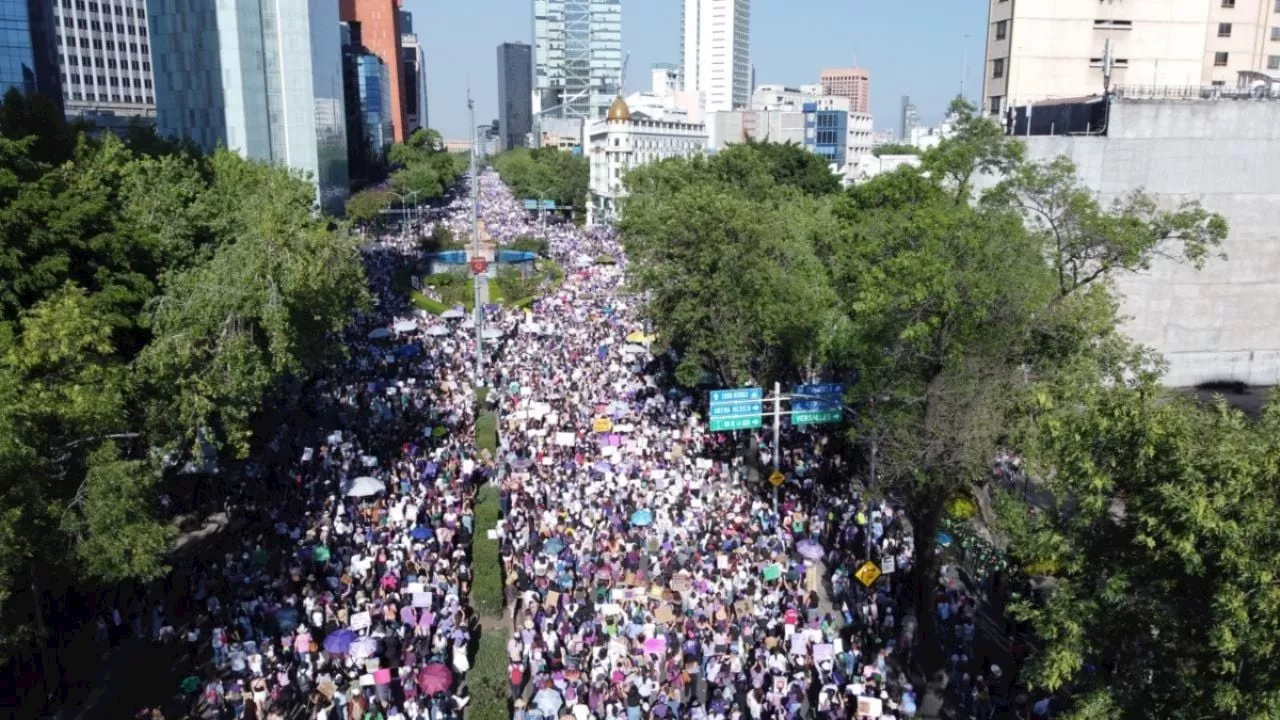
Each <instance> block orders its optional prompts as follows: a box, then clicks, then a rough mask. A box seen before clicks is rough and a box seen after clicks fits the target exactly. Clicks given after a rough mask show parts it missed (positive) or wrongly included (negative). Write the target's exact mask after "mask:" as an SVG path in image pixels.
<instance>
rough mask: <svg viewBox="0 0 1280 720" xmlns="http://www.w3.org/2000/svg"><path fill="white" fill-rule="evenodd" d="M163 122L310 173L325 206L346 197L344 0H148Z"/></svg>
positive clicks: (332, 207)
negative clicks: (340, 8) (339, 2)
mask: <svg viewBox="0 0 1280 720" xmlns="http://www.w3.org/2000/svg"><path fill="white" fill-rule="evenodd" d="M149 5H150V7H149V8H148V21H149V30H150V35H151V45H152V47H153V49H154V52H153V53H152V57H153V58H154V64H153V66H152V67H153V70H154V73H155V90H156V93H155V99H156V129H157V130H158V131H159V133H160V134H161V135H162V136H174V137H179V138H188V139H190V140H192V141H193V142H195V143H196V144H197V145H199V146H200V147H202V148H204V149H205V150H213V149H214V148H215V147H217V146H218V145H224V146H226V147H227V148H228V149H230V150H233V151H235V152H238V153H240V154H241V155H244V156H245V157H248V158H252V159H256V160H264V161H267V162H273V163H279V164H282V165H286V166H288V167H290V168H292V169H296V170H301V171H303V172H306V173H308V174H310V176H311V179H312V181H313V182H314V183H315V185H316V197H317V200H318V201H319V204H320V207H321V208H323V209H325V210H326V211H329V212H334V213H336V212H340V211H341V209H342V202H343V200H344V199H345V198H346V195H347V182H348V167H347V130H346V108H345V102H344V100H343V73H342V39H341V27H340V25H339V23H338V12H337V8H336V7H334V5H333V4H332V3H331V2H326V0H150V2H149Z"/></svg>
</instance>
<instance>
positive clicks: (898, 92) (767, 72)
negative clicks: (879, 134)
mask: <svg viewBox="0 0 1280 720" xmlns="http://www.w3.org/2000/svg"><path fill="white" fill-rule="evenodd" d="M681 7H682V0H623V8H622V46H623V49H624V51H630V52H631V65H630V67H629V69H628V71H627V75H628V77H627V88H626V89H627V91H628V92H631V91H635V90H641V89H647V86H648V84H649V67H650V66H651V65H653V64H654V63H659V62H672V63H678V62H680V14H681ZM404 8H405V9H406V10H409V11H410V12H412V13H413V24H414V31H415V32H417V34H418V38H419V40H420V41H421V42H422V44H423V50H424V52H425V54H426V64H427V97H428V101H429V103H430V108H429V113H430V121H431V125H432V127H434V128H436V129H438V130H440V131H441V132H442V133H443V134H444V136H445V138H446V139H465V138H467V137H469V130H468V127H469V126H470V123H469V122H468V117H467V104H466V92H467V83H468V76H469V77H470V85H471V91H472V94H473V96H474V97H475V100H476V122H477V123H484V122H487V121H490V120H492V119H493V118H494V117H496V112H497V107H498V99H497V97H498V90H497V85H498V69H497V46H498V44H499V43H502V42H516V41H519V42H525V43H532V42H533V37H532V36H533V19H532V16H533V2H532V0H404ZM986 23H987V3H986V1H985V0H897V1H895V2H885V3H876V2H870V1H869V0H753V2H752V3H751V62H752V63H753V64H754V65H755V67H756V83H757V84H761V85H763V84H766V83H785V84H788V85H799V84H802V83H816V82H817V81H818V72H819V71H820V70H821V69H822V68H823V67H832V66H846V65H850V64H852V63H853V61H854V57H855V55H856V57H857V62H858V64H859V65H860V66H862V67H865V68H867V69H869V70H870V71H871V112H872V113H873V114H874V115H875V123H876V128H877V129H890V128H894V129H896V128H897V127H898V108H899V104H900V97H901V96H902V95H910V96H911V97H912V99H913V100H914V101H915V102H916V104H917V105H918V106H919V108H920V113H921V119H922V120H923V121H924V122H926V123H929V124H932V123H935V122H937V120H938V119H939V118H940V117H941V116H942V112H943V111H944V110H945V109H946V105H947V103H948V102H950V100H951V98H952V97H954V96H955V95H956V94H957V93H958V92H959V90H960V81H961V75H967V77H966V78H965V94H966V95H967V96H968V97H969V98H970V99H971V100H974V101H975V102H977V100H978V96H979V95H981V93H982V90H981V87H982V85H981V82H982V67H983V57H982V48H983V42H984V40H985V33H986ZM966 34H967V35H968V39H967V40H966V38H965V35H966ZM966 47H967V48H968V51H969V52H968V54H969V58H968V72H967V73H964V72H963V71H962V68H963V67H964V62H965V48H966Z"/></svg>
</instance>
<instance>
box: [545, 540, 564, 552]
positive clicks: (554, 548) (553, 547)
mask: <svg viewBox="0 0 1280 720" xmlns="http://www.w3.org/2000/svg"><path fill="white" fill-rule="evenodd" d="M563 549H564V541H563V540H561V539H560V538H551V539H550V540H548V541H547V542H546V544H544V545H543V546H542V552H543V553H545V554H547V555H559V554H560V551H561V550H563Z"/></svg>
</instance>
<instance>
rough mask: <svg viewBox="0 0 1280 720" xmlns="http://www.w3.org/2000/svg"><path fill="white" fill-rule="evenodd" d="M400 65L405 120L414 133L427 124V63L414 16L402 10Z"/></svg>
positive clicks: (410, 132)
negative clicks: (414, 23) (402, 76)
mask: <svg viewBox="0 0 1280 720" xmlns="http://www.w3.org/2000/svg"><path fill="white" fill-rule="evenodd" d="M400 45H401V47H402V50H401V52H400V65H401V67H402V68H403V69H404V105H405V115H406V117H405V122H406V123H408V126H409V127H408V132H409V134H413V131H414V130H417V129H418V128H425V127H428V125H427V64H426V57H425V56H424V55H423V53H422V44H421V43H419V42H418V36H417V35H416V34H415V33H414V32H413V16H412V15H411V14H410V13H408V12H406V11H404V10H401V11H400Z"/></svg>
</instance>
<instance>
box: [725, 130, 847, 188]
mask: <svg viewBox="0 0 1280 720" xmlns="http://www.w3.org/2000/svg"><path fill="white" fill-rule="evenodd" d="M747 146H748V147H750V148H751V149H752V150H754V151H755V152H756V153H759V154H760V155H761V157H762V159H763V160H764V161H765V163H767V164H768V165H769V168H770V174H771V175H772V176H773V180H774V182H776V183H778V184H779V185H790V186H791V187H795V188H799V189H800V191H801V192H803V193H805V194H806V195H812V196H815V197H816V196H819V195H833V194H835V193H838V192H840V178H839V177H837V176H836V174H835V173H833V172H831V169H830V168H829V167H828V163H827V160H826V159H825V158H823V157H822V156H820V155H816V154H814V153H811V152H809V151H808V150H805V149H804V148H802V147H800V146H799V145H797V144H795V143H793V142H788V143H775V142H757V141H755V140H748V141H747ZM732 149H733V148H730V150H732Z"/></svg>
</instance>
